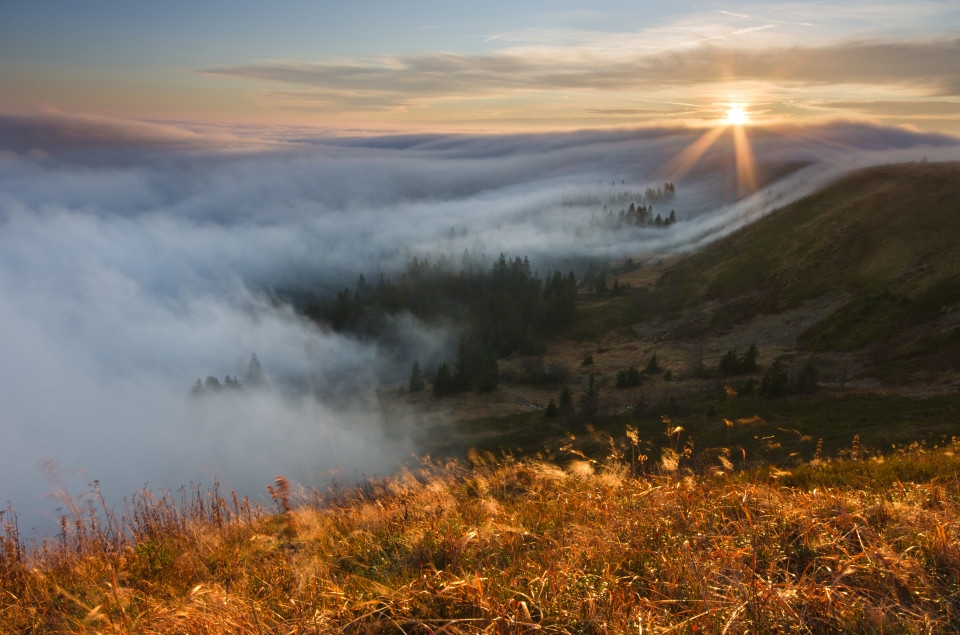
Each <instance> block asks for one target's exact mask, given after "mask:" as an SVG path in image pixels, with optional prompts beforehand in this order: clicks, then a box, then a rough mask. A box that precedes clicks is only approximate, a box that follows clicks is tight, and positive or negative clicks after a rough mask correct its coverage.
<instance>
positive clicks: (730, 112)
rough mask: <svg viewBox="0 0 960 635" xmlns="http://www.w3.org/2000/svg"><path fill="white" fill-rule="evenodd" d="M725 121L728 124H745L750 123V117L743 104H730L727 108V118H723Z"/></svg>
mask: <svg viewBox="0 0 960 635" xmlns="http://www.w3.org/2000/svg"><path fill="white" fill-rule="evenodd" d="M723 123H725V124H726V125H728V126H745V125H746V124H748V123H750V118H749V117H748V116H747V111H746V110H744V108H743V104H730V107H729V108H727V118H726V119H724V120H723Z"/></svg>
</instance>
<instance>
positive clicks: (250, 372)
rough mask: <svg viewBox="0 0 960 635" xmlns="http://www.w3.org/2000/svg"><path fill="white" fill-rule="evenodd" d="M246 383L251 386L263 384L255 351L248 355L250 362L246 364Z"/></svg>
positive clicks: (261, 372)
mask: <svg viewBox="0 0 960 635" xmlns="http://www.w3.org/2000/svg"><path fill="white" fill-rule="evenodd" d="M247 385H248V386H253V387H256V386H262V385H263V369H262V368H261V367H260V360H259V359H257V354H256V353H254V354H253V355H251V356H250V364H249V366H247Z"/></svg>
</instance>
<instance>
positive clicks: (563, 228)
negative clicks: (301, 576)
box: [0, 114, 957, 525]
mask: <svg viewBox="0 0 960 635" xmlns="http://www.w3.org/2000/svg"><path fill="white" fill-rule="evenodd" d="M66 119H68V116H67V115H63V114H60V115H57V116H56V117H54V118H53V119H52V120H51V119H49V118H34V119H31V120H30V125H31V127H30V130H31V133H30V134H31V135H33V136H32V137H31V139H41V140H53V141H51V142H50V143H47V144H46V145H45V146H44V147H45V152H44V154H43V155H42V156H40V155H37V154H30V153H29V152H22V150H24V149H25V148H29V147H30V146H32V145H34V141H32V140H31V141H30V142H29V143H19V144H18V145H16V148H17V152H16V153H8V154H7V155H3V156H0V297H2V298H3V302H2V303H0V330H2V332H3V333H5V335H6V339H5V342H6V344H5V349H4V354H3V355H2V356H0V376H3V377H4V382H2V383H0V404H2V406H0V408H2V412H0V414H2V416H0V419H2V420H3V421H4V425H5V426H6V428H5V433H6V436H5V439H7V443H4V444H3V445H2V446H0V483H2V484H3V487H4V489H3V490H2V491H0V500H5V499H10V500H12V501H13V502H14V504H15V505H16V507H17V508H18V509H19V510H21V512H22V513H23V514H24V515H23V516H22V518H23V519H26V518H27V516H28V515H30V516H31V517H33V518H37V517H38V515H39V514H40V513H41V512H42V511H43V510H46V511H47V512H49V511H50V509H51V504H50V503H49V502H46V501H44V500H43V498H42V493H43V492H44V491H49V488H50V486H49V484H47V483H46V482H44V481H43V479H42V476H41V474H40V471H39V470H37V469H36V468H35V467H33V464H34V462H36V461H37V460H40V459H45V458H56V459H57V460H58V462H59V464H60V466H61V468H62V469H63V470H64V471H65V472H67V473H69V474H71V475H73V476H70V477H69V479H68V481H69V484H70V485H71V487H72V488H78V489H82V488H83V487H84V486H85V484H86V483H87V482H88V481H89V480H90V479H99V480H100V481H101V483H102V485H103V487H104V488H105V492H107V493H109V495H110V500H112V501H115V500H119V498H120V497H122V496H124V495H127V494H129V493H130V492H131V491H132V490H134V489H136V488H137V487H139V486H140V485H142V484H143V482H145V481H149V482H150V484H151V485H153V486H158V487H159V486H163V487H169V488H174V489H175V488H176V487H178V486H180V485H181V484H183V483H184V481H187V480H191V479H203V480H204V481H205V482H209V481H210V479H211V478H212V476H213V475H216V476H218V477H219V478H220V479H221V480H222V481H224V482H225V483H227V484H228V485H229V486H232V487H236V488H237V489H238V490H240V491H241V493H249V494H253V495H256V494H258V493H259V492H261V491H262V488H263V487H264V486H265V484H266V483H268V482H270V480H271V479H272V477H273V475H274V474H277V473H283V474H286V475H288V476H291V477H293V478H295V479H297V480H299V481H301V482H304V483H307V484H322V482H323V479H324V478H326V476H325V475H329V473H330V471H331V470H338V469H340V470H342V469H343V467H344V466H347V468H348V469H351V470H352V468H353V467H354V466H355V467H356V469H360V470H365V471H367V472H368V473H369V472H373V471H378V472H383V471H387V470H389V469H390V468H391V467H392V466H394V465H396V464H397V463H398V462H399V461H401V460H403V459H404V458H405V457H407V456H408V455H409V453H410V451H412V450H415V446H414V445H411V444H408V443H406V442H405V441H404V439H405V433H406V432H407V431H408V430H409V429H410V426H409V425H408V424H410V423H411V422H414V421H415V416H414V415H413V414H411V413H402V412H400V413H397V412H396V409H395V408H394V407H393V406H391V412H390V415H389V416H386V415H384V414H383V410H384V408H383V407H382V406H381V405H380V404H379V402H378V397H377V394H376V393H375V392H373V390H372V389H373V388H374V387H376V386H378V385H379V384H380V383H381V382H390V381H400V380H402V379H403V378H404V376H405V375H406V373H407V371H408V369H409V365H410V364H411V363H412V360H413V359H419V360H420V361H421V363H422V364H425V365H427V364H430V363H436V362H437V361H439V360H441V359H443V358H444V356H446V355H449V353H450V351H451V348H452V347H451V342H454V341H455V339H456V331H455V328H452V327H450V326H449V325H434V324H422V323H419V322H418V321H417V320H415V319H413V318H411V317H410V316H401V317H398V319H397V320H396V322H395V324H394V325H393V329H394V333H393V335H394V337H392V338H391V340H392V342H391V345H390V346H389V347H386V346H382V345H379V344H376V343H372V342H369V341H360V340H357V339H354V338H350V337H344V336H342V335H338V334H335V333H331V332H329V331H325V330H323V329H320V328H318V327H316V326H315V325H313V324H311V323H308V322H306V321H304V320H303V319H302V318H301V317H299V316H298V315H297V313H296V311H294V310H292V309H291V308H290V307H288V306H285V305H283V304H282V303H276V302H274V295H275V293H274V292H275V291H276V290H278V289H300V290H303V291H310V292H314V293H317V294H321V295H322V294H325V293H327V292H329V291H334V290H337V289H341V288H343V286H345V285H348V284H352V283H353V282H354V281H355V280H356V279H357V276H358V274H359V273H361V272H362V273H365V274H366V275H367V277H368V279H375V278H373V277H374V276H376V275H377V273H378V272H380V271H383V272H384V273H385V274H386V275H394V274H395V273H396V272H397V271H398V270H399V269H400V268H401V267H402V266H403V264H404V263H405V262H406V261H407V260H408V259H409V258H411V257H412V256H415V255H416V256H424V255H426V256H431V257H434V256H436V255H437V254H446V255H451V256H453V257H455V258H459V257H461V256H462V254H463V253H464V251H465V250H466V251H468V252H470V253H471V254H473V255H474V256H475V257H477V258H482V257H483V256H486V257H487V258H488V259H492V258H495V257H496V255H497V254H498V253H499V252H501V251H503V252H506V253H508V254H511V255H527V256H529V257H530V259H531V261H532V262H533V263H534V265H535V266H536V267H538V268H539V269H540V270H541V271H545V270H547V269H552V268H560V267H562V268H563V269H564V270H567V269H569V268H570V267H573V266H576V265H577V263H578V262H582V261H583V260H584V259H587V258H620V257H625V256H627V255H631V256H633V255H637V254H640V253H644V252H652V251H660V252H667V251H682V250H686V249H690V248H692V246H693V245H696V244H700V243H702V242H705V241H709V240H712V239H715V238H716V237H717V236H719V235H722V234H723V233H725V232H729V231H732V230H734V229H735V228H736V227H739V226H741V225H742V224H743V223H745V222H749V220H750V219H752V218H755V217H757V216H758V215H762V214H764V213H768V212H769V211H771V210H772V209H774V208H775V207H776V206H778V205H783V204H785V203H787V202H789V201H791V200H795V199H796V198H797V197H798V196H802V195H803V194H805V193H806V192H808V191H809V190H810V188H811V187H814V186H816V184H818V183H822V182H824V180H825V179H829V178H831V177H832V176H834V175H835V174H837V173H838V172H840V171H842V170H846V169H850V167H851V165H852V164H851V159H852V158H856V159H857V160H858V161H860V163H858V165H862V164H863V162H865V161H877V160H886V159H887V158H889V157H904V158H915V159H916V158H920V157H921V156H923V155H928V156H929V157H931V158H936V157H937V156H940V155H938V154H937V153H938V152H940V153H949V152H953V153H956V152H957V149H956V148H957V146H956V140H953V139H950V138H947V137H942V136H937V135H920V134H914V133H909V132H906V131H903V130H896V129H884V128H878V127H873V126H864V125H851V124H835V125H832V126H822V127H817V128H804V129H786V128H781V129H778V130H772V131H762V130H756V131H754V132H753V133H752V137H751V138H752V139H753V144H754V153H755V155H756V156H757V158H758V161H759V162H760V163H761V165H764V166H766V165H782V164H784V163H788V162H814V165H811V166H810V167H809V168H808V169H806V170H805V171H801V172H797V173H795V174H794V175H793V177H791V180H788V181H783V182H779V183H777V184H775V185H773V186H771V187H770V188H768V189H765V190H763V191H762V192H761V193H759V194H758V195H757V196H756V197H754V198H751V199H748V200H745V201H740V202H736V201H735V199H736V192H735V188H734V189H730V187H729V184H730V180H729V175H730V173H731V171H732V166H731V163H730V157H731V156H732V153H731V146H730V139H729V138H728V137H722V138H721V139H720V140H719V141H718V142H717V144H716V146H715V147H714V148H713V149H712V150H711V151H710V152H708V153H707V154H706V155H705V156H704V158H703V161H702V162H701V163H700V164H699V165H698V166H695V168H694V169H693V170H691V171H690V172H689V173H688V175H687V176H686V177H685V178H684V179H683V180H682V181H680V182H678V196H677V198H676V199H675V200H674V201H671V202H670V207H671V208H675V209H676V212H677V214H678V216H679V217H680V219H681V222H678V223H677V224H676V225H675V226H672V227H671V228H669V229H667V230H661V231H657V230H655V229H650V228H644V229H638V230H637V231H621V232H609V231H598V230H596V229H595V228H591V227H590V223H589V220H590V217H591V215H593V214H597V213H599V212H601V206H600V205H598V203H597V201H601V200H606V199H608V198H609V197H610V196H611V195H613V194H616V193H619V192H622V191H624V190H632V191H636V190H639V191H642V190H643V188H645V187H646V186H648V185H650V186H656V185H657V183H658V182H660V181H661V180H662V179H663V178H667V176H666V175H662V174H660V173H659V169H660V168H661V166H663V165H664V164H665V163H667V161H668V160H669V159H670V158H672V157H673V156H675V155H676V154H678V153H679V152H681V151H682V150H683V149H684V148H686V147H688V146H690V144H691V143H693V142H694V141H695V140H696V139H697V137H698V136H699V135H700V134H701V133H700V131H696V130H689V129H669V128H659V129H638V130H629V131H581V132H576V133H565V134H540V135H534V134H524V135H488V136H473V135H453V134H447V135H436V134H434V135H427V134H421V135H409V134H408V135H394V136H380V137H369V136H366V137H351V138H345V137H327V136H322V135H317V134H308V131H305V130H303V131H290V130H284V131H277V130H274V129H267V130H265V131H264V134H263V135H262V139H260V140H258V139H257V136H256V135H255V134H254V131H253V130H252V129H250V128H242V129H236V130H234V129H231V128H220V129H218V130H217V134H218V135H222V136H225V137H227V138H240V139H243V141H244V143H245V144H246V145H245V146H244V147H245V148H246V149H245V150H244V151H242V152H223V151H221V149H220V147H219V146H215V147H213V148H212V149H211V148H208V147H206V146H205V145H203V144H200V145H199V146H198V145H194V144H193V142H192V140H193V139H194V138H195V136H194V135H201V136H202V134H204V133H205V132H206V131H205V130H200V131H191V130H185V131H183V130H182V129H181V127H179V126H175V125H172V124H163V125H159V124H158V126H159V129H158V128H157V127H154V126H153V125H148V126H146V127H144V128H140V127H139V126H132V127H130V126H127V122H111V121H104V120H103V119H97V120H95V123H96V124H97V125H96V126H94V128H95V131H94V132H89V129H90V121H91V120H90V119H89V118H86V117H79V118H78V122H76V123H71V122H70V121H68V120H66ZM2 120H3V121H9V120H10V118H9V117H7V118H4V119H2ZM17 121H18V122H19V124H18V125H21V126H23V125H24V124H23V121H24V120H23V119H17ZM130 129H133V130H141V131H143V130H145V131H147V132H148V133H149V134H140V135H139V136H137V135H133V136H131V134H130V133H129V132H127V131H129V130H130ZM48 130H49V131H50V132H49V134H48V133H47V131H48ZM64 130H68V131H69V130H83V131H87V132H85V133H84V134H86V135H87V138H88V142H87V143H86V145H84V144H81V143H79V142H69V143H68V142H66V141H64V140H63V139H64V133H63V131H64ZM104 130H106V131H111V134H110V135H107V138H109V139H111V141H110V143H111V144H112V145H110V148H111V150H110V152H106V153H105V152H104V151H103V147H104V145H103V139H104V134H101V133H100V132H96V131H104ZM118 130H121V131H123V132H118ZM293 132H296V133H297V134H293ZM67 138H68V139H69V138H71V137H70V135H67ZM72 138H74V139H76V138H79V137H72ZM144 138H146V140H144ZM171 138H172V139H176V140H179V139H186V140H191V141H190V142H189V143H185V144H184V145H174V146H172V147H171V146H170V145H164V143H166V142H165V141H164V140H165V139H171ZM261 141H262V142H263V143H264V148H266V149H263V148H261V149H256V144H257V143H260V142H261ZM152 143H158V144H160V145H158V146H153V145H150V144H152ZM176 143H180V142H179V141H177V142H176ZM11 147H13V146H11ZM157 148H162V149H163V151H162V152H161V151H157ZM891 150H896V151H897V152H901V153H903V154H900V155H897V154H884V153H889V152H891ZM660 211H663V212H664V213H667V211H668V208H667V207H666V206H664V207H663V209H662V210H660ZM451 229H453V230H454V231H453V232H452V233H451ZM253 352H256V354H257V356H258V357H259V359H260V360H261V362H262V364H263V367H264V369H265V370H266V372H267V373H268V375H269V376H270V377H271V380H272V383H273V389H271V390H268V391H265V392H259V393H258V392H255V391H249V392H247V393H244V394H243V395H241V396H238V397H236V398H235V399H230V398H227V397H222V398H214V399H210V400H204V401H201V402H196V401H191V400H189V399H188V398H187V391H188V389H189V387H190V385H191V384H192V383H193V382H194V381H195V380H196V379H197V378H198V377H200V378H203V377H206V376H207V375H214V376H217V377H219V378H221V379H222V378H223V376H224V375H227V374H229V375H231V376H237V375H239V376H240V377H241V380H242V379H243V374H244V372H245V368H246V364H247V362H248V360H249V358H250V355H251V353H253ZM321 424H322V425H321ZM334 448H335V449H334ZM79 470H82V474H83V475H82V476H77V474H78V473H79ZM73 491H74V492H76V491H77V489H74V490H73ZM34 522H38V523H39V522H40V521H35V520H30V521H26V520H23V523H24V524H25V525H27V524H32V523H34Z"/></svg>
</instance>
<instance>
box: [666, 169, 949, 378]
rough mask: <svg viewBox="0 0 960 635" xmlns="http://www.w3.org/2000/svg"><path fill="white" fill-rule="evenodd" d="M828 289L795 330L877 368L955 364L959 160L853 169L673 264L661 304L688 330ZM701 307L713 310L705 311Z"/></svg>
mask: <svg viewBox="0 0 960 635" xmlns="http://www.w3.org/2000/svg"><path fill="white" fill-rule="evenodd" d="M827 294H833V295H834V296H836V297H837V298H839V299H840V300H839V302H835V303H833V305H832V307H833V310H832V311H830V312H828V313H827V314H826V315H824V316H823V318H822V319H820V320H819V321H818V322H816V323H815V324H814V325H813V326H812V327H810V328H808V329H807V330H806V331H804V332H803V333H802V334H801V335H800V337H799V338H798V341H797V344H798V346H800V347H801V348H806V349H809V350H812V351H828V350H833V351H859V352H861V353H865V354H866V355H867V357H868V358H869V360H870V362H871V366H872V367H873V369H872V370H873V373H874V374H877V375H879V376H887V377H888V378H892V377H893V376H899V375H901V374H903V373H906V374H908V375H919V376H918V377H917V378H921V376H923V375H929V374H930V373H940V372H943V371H947V370H957V369H960V327H958V325H960V163H939V164H927V163H918V164H901V165H888V166H881V167H875V168H869V169H865V170H862V171H858V172H855V173H852V174H850V175H848V176H846V177H844V178H842V179H840V180H839V181H837V182H835V183H834V184H832V185H830V186H828V187H826V188H825V189H823V190H821V191H819V192H817V193H816V194H813V195H811V196H809V197H807V198H805V199H803V200H801V201H798V202H797V203H795V204H793V205H790V206H788V207H787V208H785V209H783V210H781V211H779V212H776V213H775V214H772V215H771V216H769V217H767V218H764V219H763V220H761V221H759V222H757V223H756V224H754V225H751V226H749V227H747V228H745V229H743V230H742V231H740V232H737V233H736V234H734V235H732V236H730V237H729V238H727V239H725V240H722V241H719V242H717V243H715V244H713V245H711V246H709V247H708V248H706V249H704V250H703V251H700V252H698V253H696V254H693V255H691V256H690V257H687V258H684V259H683V260H681V261H680V262H678V263H677V264H676V265H674V266H673V267H671V268H669V269H668V270H667V271H666V272H665V273H664V274H663V275H662V276H661V277H660V279H659V280H658V282H657V285H656V289H655V291H654V297H655V298H656V302H657V305H658V306H659V307H661V308H664V307H665V308H667V309H668V310H669V311H672V312H677V313H679V314H681V315H684V314H687V315H691V316H692V315H696V316H697V317H696V318H690V320H689V321H688V322H687V323H686V324H685V325H684V329H683V331H684V333H685V334H686V335H689V336H693V337H696V336H698V335H702V334H705V333H707V332H710V331H716V330H717V329H732V328H736V327H737V326H742V325H743V324H745V323H746V322H747V321H748V320H750V319H751V318H753V317H755V316H757V315H760V314H780V313H783V312H784V311H787V310H790V309H793V308H796V307H798V306H800V305H801V304H802V303H804V302H805V301H808V300H812V299H815V298H819V297H825V296H826V295H827ZM703 307H709V308H708V309H706V310H704V309H703Z"/></svg>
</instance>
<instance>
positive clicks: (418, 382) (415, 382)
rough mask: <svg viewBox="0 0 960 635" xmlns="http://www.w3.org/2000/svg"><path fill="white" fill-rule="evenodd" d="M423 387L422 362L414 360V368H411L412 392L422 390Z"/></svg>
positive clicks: (410, 384)
mask: <svg viewBox="0 0 960 635" xmlns="http://www.w3.org/2000/svg"><path fill="white" fill-rule="evenodd" d="M423 387H424V384H423V373H422V372H421V371H420V362H419V361H414V362H413V368H411V369H410V382H409V388H410V392H420V391H421V390H423Z"/></svg>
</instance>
